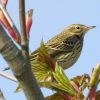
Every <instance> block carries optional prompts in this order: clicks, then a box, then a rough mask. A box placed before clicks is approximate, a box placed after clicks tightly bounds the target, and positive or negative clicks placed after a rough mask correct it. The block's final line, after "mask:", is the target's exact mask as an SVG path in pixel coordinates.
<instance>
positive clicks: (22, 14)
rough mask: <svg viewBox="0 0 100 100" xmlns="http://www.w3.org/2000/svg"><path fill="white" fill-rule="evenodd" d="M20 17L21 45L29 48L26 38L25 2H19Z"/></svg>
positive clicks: (23, 0)
mask: <svg viewBox="0 0 100 100" xmlns="http://www.w3.org/2000/svg"><path fill="white" fill-rule="evenodd" d="M19 17H20V29H21V44H22V46H23V47H26V48H27V47H28V41H27V36H26V25H25V0H19Z"/></svg>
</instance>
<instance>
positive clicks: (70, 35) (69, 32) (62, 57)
mask: <svg viewBox="0 0 100 100" xmlns="http://www.w3.org/2000/svg"><path fill="white" fill-rule="evenodd" d="M94 27H95V26H90V27H88V26H85V25H82V24H72V25H70V26H69V27H67V28H65V30H64V31H62V32H61V33H60V34H58V35H57V36H55V37H54V38H52V39H50V40H49V41H48V42H47V43H46V44H45V45H46V46H47V47H48V48H49V49H48V53H49V54H50V56H51V57H52V58H53V59H54V60H55V61H57V62H58V64H59V65H61V66H62V67H63V68H64V69H67V68H69V67H71V66H72V65H73V64H74V63H75V62H76V61H77V59H78V58H79V56H80V54H81V51H82V47H83V41H84V35H85V33H86V32H87V31H88V30H90V29H92V28H94ZM34 57H36V51H35V52H33V53H32V54H31V62H32V61H34Z"/></svg>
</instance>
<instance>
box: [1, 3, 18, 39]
mask: <svg viewBox="0 0 100 100" xmlns="http://www.w3.org/2000/svg"><path fill="white" fill-rule="evenodd" d="M0 9H1V10H2V11H3V13H4V15H5V17H6V18H7V20H8V22H9V24H10V25H11V27H12V28H13V29H14V31H15V32H16V34H17V36H18V37H20V33H19V31H18V29H17V27H16V25H15V24H14V22H13V21H12V19H11V17H10V15H9V13H8V12H7V10H6V9H5V8H4V7H3V5H2V3H1V1H0Z"/></svg>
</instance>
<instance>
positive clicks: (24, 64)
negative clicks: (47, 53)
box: [0, 25, 44, 100]
mask: <svg viewBox="0 0 100 100" xmlns="http://www.w3.org/2000/svg"><path fill="white" fill-rule="evenodd" d="M0 52H1V54H2V56H3V57H4V59H5V60H6V61H7V63H8V64H9V66H10V68H11V70H12V71H13V73H14V75H15V77H16V78H17V80H18V81H19V82H20V83H21V85H22V87H23V90H24V93H25V95H26V97H27V100H44V99H43V95H42V93H41V91H40V88H39V86H38V85H37V82H36V79H35V77H34V75H33V73H32V71H31V65H30V62H29V60H28V59H26V58H25V56H23V54H22V52H21V50H19V49H18V48H17V47H16V45H15V44H14V42H13V41H12V40H11V39H10V38H9V37H8V35H7V34H6V32H5V30H4V29H3V27H2V26H1V25H0ZM24 55H25V54H24Z"/></svg>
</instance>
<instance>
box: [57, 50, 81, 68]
mask: <svg viewBox="0 0 100 100" xmlns="http://www.w3.org/2000/svg"><path fill="white" fill-rule="evenodd" d="M79 56H80V52H79V53H77V54H76V53H75V52H71V53H64V54H61V55H59V56H58V57H57V58H56V59H55V60H56V61H57V62H58V64H59V65H60V66H62V67H63V68H64V69H67V68H69V67H71V66H72V65H73V64H75V62H76V61H77V60H78V58H79Z"/></svg>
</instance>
